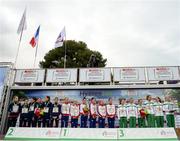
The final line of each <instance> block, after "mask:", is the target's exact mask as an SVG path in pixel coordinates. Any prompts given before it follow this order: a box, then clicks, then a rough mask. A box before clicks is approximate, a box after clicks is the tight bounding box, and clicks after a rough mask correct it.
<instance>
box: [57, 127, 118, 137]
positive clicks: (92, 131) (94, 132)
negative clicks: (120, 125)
mask: <svg viewBox="0 0 180 141" xmlns="http://www.w3.org/2000/svg"><path fill="white" fill-rule="evenodd" d="M117 135H118V134H117V129H115V128H114V129H108V128H104V129H98V128H86V129H83V128H76V129H74V128H62V130H61V135H60V137H61V139H76V140H77V139H80V140H81V139H85V140H87V139H90V140H92V139H94V140H96V139H97V140H98V139H111V140H115V139H117Z"/></svg>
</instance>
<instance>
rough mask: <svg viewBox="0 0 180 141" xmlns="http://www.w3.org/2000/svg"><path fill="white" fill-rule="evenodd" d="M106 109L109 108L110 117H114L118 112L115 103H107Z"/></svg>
mask: <svg viewBox="0 0 180 141" xmlns="http://www.w3.org/2000/svg"><path fill="white" fill-rule="evenodd" d="M106 110H107V116H108V117H110V118H114V117H115V114H116V108H115V105H113V104H107V105H106Z"/></svg>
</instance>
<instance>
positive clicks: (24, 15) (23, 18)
mask: <svg viewBox="0 0 180 141" xmlns="http://www.w3.org/2000/svg"><path fill="white" fill-rule="evenodd" d="M21 22H23V26H22V29H21V34H20V38H19V43H18V49H17V52H16V57H15V61H14V68H15V67H16V63H17V59H18V55H19V49H20V46H21V40H22V35H23V31H24V29H25V28H24V26H25V23H26V8H25V11H24V13H23V17H22V18H21V21H20V24H21ZM19 28H20V25H19V27H18V30H19Z"/></svg>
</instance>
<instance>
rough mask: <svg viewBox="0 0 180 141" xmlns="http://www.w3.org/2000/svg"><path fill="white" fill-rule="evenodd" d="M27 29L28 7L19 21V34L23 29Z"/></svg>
mask: <svg viewBox="0 0 180 141" xmlns="http://www.w3.org/2000/svg"><path fill="white" fill-rule="evenodd" d="M26 29H27V23H26V9H25V10H24V13H23V16H22V18H21V21H20V23H19V27H18V30H17V34H19V33H21V32H22V31H23V30H26Z"/></svg>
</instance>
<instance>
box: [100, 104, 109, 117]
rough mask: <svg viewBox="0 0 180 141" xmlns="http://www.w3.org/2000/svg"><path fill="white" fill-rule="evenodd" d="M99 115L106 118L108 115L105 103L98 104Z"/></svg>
mask: <svg viewBox="0 0 180 141" xmlns="http://www.w3.org/2000/svg"><path fill="white" fill-rule="evenodd" d="M98 115H99V117H102V118H105V117H106V115H107V112H106V106H105V105H98Z"/></svg>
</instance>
